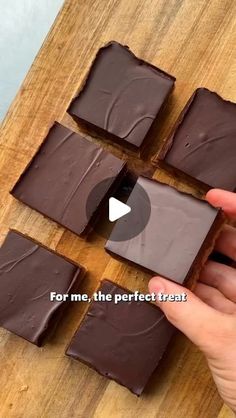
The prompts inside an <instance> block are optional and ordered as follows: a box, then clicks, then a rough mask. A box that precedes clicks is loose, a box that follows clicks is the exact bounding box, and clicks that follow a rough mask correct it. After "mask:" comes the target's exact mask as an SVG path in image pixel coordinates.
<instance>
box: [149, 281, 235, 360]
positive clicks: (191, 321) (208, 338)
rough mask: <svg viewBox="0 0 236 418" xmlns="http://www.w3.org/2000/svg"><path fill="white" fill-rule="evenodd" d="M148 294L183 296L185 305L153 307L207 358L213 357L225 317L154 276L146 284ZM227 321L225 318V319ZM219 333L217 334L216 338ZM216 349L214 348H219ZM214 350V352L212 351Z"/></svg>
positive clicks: (170, 282)
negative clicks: (207, 356)
mask: <svg viewBox="0 0 236 418" xmlns="http://www.w3.org/2000/svg"><path fill="white" fill-rule="evenodd" d="M149 291H150V293H155V294H158V293H165V294H182V293H183V292H184V293H186V296H187V298H186V299H187V300H186V301H185V302H168V301H167V302H164V301H163V302H160V301H158V300H157V302H156V304H157V305H158V307H159V308H160V309H161V310H162V311H163V313H164V314H165V315H166V317H167V319H168V320H169V321H170V322H171V323H172V324H173V325H174V326H175V327H176V328H178V329H179V330H180V331H182V332H183V333H184V334H185V335H186V336H187V337H188V338H189V339H190V340H191V341H192V342H193V343H194V344H196V345H197V346H198V347H199V348H200V349H201V350H202V351H203V352H205V353H206V354H207V355H214V354H215V353H216V352H217V351H218V350H217V341H219V340H222V338H220V337H221V335H222V336H223V335H224V330H225V331H226V329H225V328H226V327H227V321H226V315H225V314H223V313H221V312H218V311H216V310H215V309H213V308H212V307H210V306H208V305H207V304H206V303H204V302H203V301H202V300H201V299H199V298H198V297H197V296H196V295H194V294H193V293H192V292H191V291H190V290H188V289H186V288H185V287H182V286H180V285H178V284H176V283H174V282H172V281H170V280H166V279H164V278H162V277H154V278H152V279H151V280H150V282H149ZM227 319H228V318H227ZM219 332H220V333H221V335H219ZM221 348H222V346H221V347H218V349H221ZM216 350H217V351H216Z"/></svg>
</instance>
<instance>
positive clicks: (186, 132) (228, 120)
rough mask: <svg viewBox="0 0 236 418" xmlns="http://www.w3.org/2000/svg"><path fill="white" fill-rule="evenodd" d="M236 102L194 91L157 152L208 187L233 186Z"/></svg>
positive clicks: (235, 177) (235, 176)
mask: <svg viewBox="0 0 236 418" xmlns="http://www.w3.org/2000/svg"><path fill="white" fill-rule="evenodd" d="M235 138H236V104H235V103H232V102H230V101H227V100H224V99H222V98H221V97H220V96H219V95H218V94H217V93H213V92H211V91H209V90H207V89H205V88H200V89H197V90H196V91H195V93H194V94H193V96H192V97H191V98H190V100H189V102H188V103H187V105H186V107H185V108H184V110H183V111H182V113H181V115H180V117H179V119H178V120H177V122H176V126H175V128H174V131H173V133H172V134H171V135H170V137H169V138H168V139H167V141H166V143H165V145H164V148H163V150H162V151H161V153H160V156H159V158H160V160H161V161H162V162H163V164H166V165H167V168H170V169H173V170H175V173H176V170H180V171H181V172H183V173H184V174H186V175H187V176H190V178H192V179H194V180H198V181H200V182H201V183H204V185H206V186H207V188H209V187H217V188H222V189H225V190H229V191H234V190H235V188H236V139H235Z"/></svg>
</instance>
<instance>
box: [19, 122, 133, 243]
mask: <svg viewBox="0 0 236 418" xmlns="http://www.w3.org/2000/svg"><path fill="white" fill-rule="evenodd" d="M124 166H125V163H124V162H123V161H121V160H119V159H118V158H116V157H115V156H113V155H112V154H110V153H109V152H107V151H105V150H104V149H103V148H101V147H99V146H97V145H95V144H93V143H92V142H90V141H88V140H86V139H85V138H83V137H81V136H80V135H78V134H77V133H75V132H73V131H71V130H70V129H68V128H66V127H64V126H62V125H60V124H59V123H55V124H54V126H53V127H52V128H51V130H50V131H49V134H48V136H47V138H46V140H45V141H44V142H43V144H42V145H41V147H40V148H39V151H38V152H37V154H36V155H35V157H34V158H33V160H32V161H31V163H30V165H29V166H28V167H27V169H26V170H25V171H24V172H23V174H22V175H21V177H20V179H19V180H18V182H17V183H16V185H15V186H14V188H13V190H12V192H11V193H12V194H13V196H15V197H16V198H17V199H19V200H20V201H21V202H24V203H26V204H27V205H29V206H30V207H32V208H33V209H36V210H37V211H39V212H41V213H42V214H43V215H46V216H48V217H49V218H51V219H53V220H54V221H56V222H58V223H59V224H61V225H62V226H64V227H66V228H68V229H70V230H71V231H73V232H75V233H76V234H78V235H80V234H82V233H83V232H84V231H85V230H86V228H87V227H88V225H89V224H90V222H91V221H92V218H93V217H94V216H95V215H96V213H97V210H98V209H99V206H100V205H101V204H102V203H103V201H104V198H105V197H106V195H107V193H108V192H109V190H110V188H111V187H112V186H113V185H114V181H115V180H116V178H117V177H118V176H119V175H120V174H121V173H122V171H123V169H124ZM102 181H103V183H102V184H103V187H100V189H99V194H98V196H97V201H94V208H93V210H91V213H90V218H88V213H87V210H86V202H87V198H88V196H89V194H90V192H91V190H92V189H93V188H94V187H95V185H96V184H98V183H99V182H102Z"/></svg>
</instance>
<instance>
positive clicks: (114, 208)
mask: <svg viewBox="0 0 236 418" xmlns="http://www.w3.org/2000/svg"><path fill="white" fill-rule="evenodd" d="M130 211H131V207H130V206H128V205H126V204H125V203H123V202H121V201H120V200H118V199H116V198H115V197H110V199H109V221H110V222H115V221H117V219H120V218H122V216H125V215H127V213H129V212H130Z"/></svg>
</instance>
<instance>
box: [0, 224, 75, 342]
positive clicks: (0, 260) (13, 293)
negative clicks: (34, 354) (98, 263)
mask: <svg viewBox="0 0 236 418" xmlns="http://www.w3.org/2000/svg"><path fill="white" fill-rule="evenodd" d="M80 273H81V268H80V267H79V266H78V265H75V264H73V263H72V262H70V261H68V260H67V259H65V258H64V257H61V256H59V255H57V254H56V253H54V252H52V251H50V250H48V249H46V248H45V247H42V246H41V245H39V244H38V243H36V242H35V241H32V240H31V239H29V238H26V237H24V236H23V235H21V234H19V233H17V232H15V231H10V232H9V233H8V235H7V237H6V239H5V241H4V243H3V244H2V247H1V248H0V326H1V327H3V328H5V329H7V330H8V331H11V332H13V333H14V334H16V335H18V336H20V337H23V338H25V339H26V340H28V341H30V342H31V343H33V344H36V345H38V346H40V345H41V344H42V342H43V339H44V337H45V336H46V334H47V333H48V331H51V330H52V328H53V329H54V327H55V324H56V322H57V319H59V318H60V316H61V314H62V312H63V311H64V308H65V305H66V304H67V302H54V301H53V302H50V300H49V298H50V292H57V293H70V292H71V291H73V290H75V289H77V286H78V284H79V282H80V280H81V276H80Z"/></svg>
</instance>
